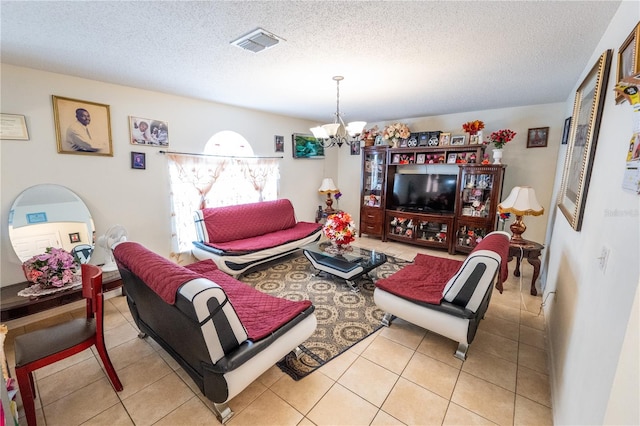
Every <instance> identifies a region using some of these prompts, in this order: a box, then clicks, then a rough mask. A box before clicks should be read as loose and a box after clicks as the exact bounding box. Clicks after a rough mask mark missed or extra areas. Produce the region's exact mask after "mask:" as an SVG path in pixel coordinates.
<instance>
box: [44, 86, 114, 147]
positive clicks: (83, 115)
mask: <svg viewBox="0 0 640 426" xmlns="http://www.w3.org/2000/svg"><path fill="white" fill-rule="evenodd" d="M52 100H53V117H54V118H53V120H54V124H55V129H56V141H57V143H58V153H60V154H82V155H102V156H108V157H113V145H112V142H111V116H110V112H109V105H103V104H98V103H95V102H89V101H80V100H77V99H69V98H63V97H60V96H55V95H53V96H52Z"/></svg>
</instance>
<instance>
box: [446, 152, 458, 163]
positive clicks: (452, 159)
mask: <svg viewBox="0 0 640 426" xmlns="http://www.w3.org/2000/svg"><path fill="white" fill-rule="evenodd" d="M457 159H458V154H456V153H455V152H452V153H450V154H449V155H448V156H447V164H456V160H457Z"/></svg>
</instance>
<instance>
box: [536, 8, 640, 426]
mask: <svg viewBox="0 0 640 426" xmlns="http://www.w3.org/2000/svg"><path fill="white" fill-rule="evenodd" d="M639 18H640V12H639V9H638V3H637V2H635V1H625V2H622V4H621V6H620V8H619V10H618V12H617V13H616V15H615V17H614V18H613V20H612V21H611V23H610V25H609V28H608V30H607V31H606V33H605V34H604V36H603V38H602V40H601V41H600V43H599V44H598V46H597V47H596V48H595V49H594V51H593V55H592V58H591V60H590V61H589V63H587V64H585V69H584V72H583V74H582V76H581V77H580V79H579V81H577V82H576V85H575V89H577V87H578V86H579V85H580V83H581V82H582V79H583V78H584V76H585V75H586V74H587V73H588V72H589V70H590V69H591V67H592V66H593V64H594V63H595V62H596V61H597V59H598V57H599V56H600V55H601V54H602V53H603V52H604V51H605V50H606V49H615V51H614V60H613V63H612V68H611V74H610V77H609V81H608V85H607V89H606V103H605V106H604V110H603V116H602V122H601V128H600V135H599V138H598V144H597V150H596V153H595V161H594V164H593V174H592V177H591V181H590V183H589V192H588V196H587V200H586V209H585V214H584V221H583V225H582V230H581V232H576V231H574V230H573V229H572V228H571V227H570V226H569V223H568V222H567V220H566V219H565V217H564V216H563V215H562V213H561V212H559V211H558V210H557V209H555V210H554V211H553V212H552V214H551V215H549V216H548V218H549V228H550V232H549V234H550V235H551V237H550V242H549V246H548V247H547V250H546V253H545V254H546V258H545V262H546V263H547V264H548V267H547V280H546V283H547V288H546V289H545V295H544V297H546V296H547V295H549V294H550V292H554V291H555V292H556V293H555V294H554V295H551V296H550V297H549V299H548V303H547V304H546V305H545V316H546V321H547V329H548V343H549V348H550V351H549V352H550V355H551V381H552V398H553V399H552V404H553V414H554V422H555V423H557V424H603V423H604V422H606V421H612V422H614V423H617V424H640V414H639V411H638V401H639V400H640V393H639V390H638V388H639V386H638V382H637V377H638V365H639V360H638V357H637V346H636V347H635V350H636V352H635V354H636V356H635V357H634V356H631V354H623V353H622V348H623V347H630V346H632V345H633V344H632V343H631V342H633V341H635V342H636V345H637V335H638V324H637V321H636V322H634V321H631V318H632V317H631V312H632V306H633V303H634V299H635V296H636V294H637V291H638V284H639V281H638V277H639V268H638V259H639V257H640V256H639V244H640V243H639V242H640V229H639V222H640V220H639V219H640V213H639V212H640V209H639V208H640V196H638V195H635V194H632V193H629V192H626V191H623V190H622V188H621V183H622V178H623V172H624V165H625V159H626V155H627V150H628V147H629V139H630V138H631V135H632V133H633V132H632V121H631V107H630V106H629V104H628V103H625V104H622V105H615V101H614V93H613V87H614V84H615V74H616V59H615V58H616V54H617V49H618V47H619V46H620V45H621V44H622V42H623V41H624V40H625V38H626V37H627V36H628V34H629V33H630V32H631V30H632V29H633V28H634V26H635V25H636V24H637V23H638V19H639ZM573 98H574V97H573V94H572V95H571V96H570V97H569V98H568V99H567V101H566V106H565V111H566V113H567V115H570V114H571V111H572V107H573V100H574V99H573ZM565 154H566V149H565V147H564V146H563V147H562V149H561V155H560V158H559V159H558V163H557V170H558V171H559V173H558V174H557V175H556V182H555V185H554V194H553V198H554V199H555V197H556V195H557V192H558V189H559V187H560V180H561V179H562V172H561V170H562V167H563V161H564V156H565ZM603 246H606V247H608V248H609V249H610V250H611V251H610V255H609V260H608V264H607V267H606V270H605V271H601V270H600V269H599V268H598V257H599V256H600V253H601V250H602V247H603ZM636 305H637V304H636ZM635 309H636V311H637V307H636V308H635ZM636 318H637V314H636ZM632 339H635V340H632ZM615 377H618V379H617V380H615V381H614V378H615ZM621 377H636V380H635V381H633V380H620V378H621ZM620 398H624V400H626V401H634V403H633V404H631V405H629V406H624V404H622V403H620V401H621V400H620ZM618 408H621V409H623V410H624V411H622V412H615V413H614V411H615V410H616V409H618ZM607 412H608V414H607V417H605V413H607Z"/></svg>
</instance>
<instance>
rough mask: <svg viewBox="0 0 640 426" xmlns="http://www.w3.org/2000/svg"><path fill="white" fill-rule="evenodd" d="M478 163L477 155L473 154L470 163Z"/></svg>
mask: <svg viewBox="0 0 640 426" xmlns="http://www.w3.org/2000/svg"><path fill="white" fill-rule="evenodd" d="M475 162H476V154H475V153H471V155H470V156H469V163H472V164H473V163H475Z"/></svg>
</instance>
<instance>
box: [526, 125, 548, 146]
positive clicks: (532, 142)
mask: <svg viewBox="0 0 640 426" xmlns="http://www.w3.org/2000/svg"><path fill="white" fill-rule="evenodd" d="M548 139H549V128H548V127H534V128H532V129H529V131H528V132H527V148H544V147H546V146H547V140H548Z"/></svg>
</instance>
